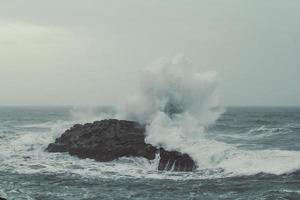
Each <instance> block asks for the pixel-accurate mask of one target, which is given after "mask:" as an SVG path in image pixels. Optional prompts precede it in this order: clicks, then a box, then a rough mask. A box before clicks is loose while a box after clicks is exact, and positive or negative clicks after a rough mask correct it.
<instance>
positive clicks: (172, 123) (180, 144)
mask: <svg viewBox="0 0 300 200" xmlns="http://www.w3.org/2000/svg"><path fill="white" fill-rule="evenodd" d="M123 112H124V113H125V114H124V115H123V116H124V118H126V119H130V120H137V121H139V122H140V123H143V124H146V139H145V141H146V143H150V144H152V145H154V146H157V147H163V148H165V149H166V150H175V151H179V152H181V153H187V154H189V155H190V156H191V157H192V158H193V159H194V160H195V161H196V163H197V165H198V170H215V171H222V172H223V173H225V174H231V175H252V174H256V173H261V172H263V173H271V174H283V173H290V172H293V171H296V170H298V169H300V152H298V151H282V150H242V149H239V148H237V147H234V146H233V145H230V144H227V143H224V142H219V141H216V140H213V139H209V138H208V137H207V136H208V134H209V133H207V131H206V130H207V129H206V128H207V127H208V126H209V125H211V124H213V123H214V122H215V120H217V119H218V118H219V117H220V115H221V114H222V113H223V112H224V109H222V107H220V105H219V100H218V92H217V74H216V73H215V72H205V73H198V72H196V71H195V70H194V68H193V66H192V64H191V62H190V61H189V60H188V59H186V58H185V57H184V56H177V57H175V58H173V59H170V60H168V59H165V60H161V61H160V62H158V63H155V64H153V65H151V66H148V67H146V68H145V69H143V71H142V72H141V83H140V90H139V91H138V92H137V93H136V94H135V95H134V96H133V97H131V98H130V99H129V102H128V104H127V105H126V106H125V109H124V110H123ZM263 129H265V127H261V128H259V129H257V130H255V131H256V132H260V131H265V130H263ZM270 131H271V133H270V134H274V132H276V131H280V130H279V129H278V130H275V129H274V130H270Z"/></svg>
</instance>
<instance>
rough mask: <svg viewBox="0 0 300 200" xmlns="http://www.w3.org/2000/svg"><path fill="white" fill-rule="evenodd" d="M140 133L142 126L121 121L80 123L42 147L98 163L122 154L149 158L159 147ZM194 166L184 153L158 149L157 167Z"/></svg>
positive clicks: (160, 168)
mask: <svg viewBox="0 0 300 200" xmlns="http://www.w3.org/2000/svg"><path fill="white" fill-rule="evenodd" d="M144 132H145V127H144V126H141V125H140V124H138V123H136V122H132V121H125V120H116V119H108V120H102V121H96V122H94V123H87V124H84V125H80V124H76V125H74V126H73V127H72V128H70V129H68V130H66V131H65V132H64V133H63V134H62V135H61V137H59V138H57V139H56V140H55V142H54V143H51V144H49V146H48V147H47V149H46V150H47V151H49V152H68V153H69V154H70V155H73V156H77V157H79V158H91V159H95V160H96V161H101V162H106V161H111V160H114V159H117V158H120V157H123V156H134V157H144V158H147V159H148V160H153V159H154V158H155V154H156V152H158V151H159V150H158V149H157V148H155V147H153V146H152V145H150V144H146V143H145V142H144V141H145V136H144ZM174 163H175V164H174ZM173 165H174V167H173ZM194 167H195V163H194V161H193V160H192V159H191V158H190V157H189V156H188V155H187V154H180V153H179V152H174V151H172V152H168V151H165V150H164V149H162V148H161V149H160V162H159V167H158V169H159V170H174V171H191V170H193V169H194Z"/></svg>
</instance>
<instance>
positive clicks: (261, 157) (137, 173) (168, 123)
mask: <svg viewBox="0 0 300 200" xmlns="http://www.w3.org/2000/svg"><path fill="white" fill-rule="evenodd" d="M219 84H222V83H219V81H218V74H217V73H216V72H201V71H200V72H199V67H197V66H194V65H193V64H192V62H191V61H190V60H188V59H187V58H185V57H184V56H176V57H175V58H172V59H161V60H159V61H158V62H155V63H154V64H151V65H149V66H147V67H145V68H143V69H142V70H141V75H140V84H139V86H140V89H139V90H138V91H136V92H135V93H134V94H133V95H128V96H130V98H128V100H127V101H126V102H125V103H124V105H121V106H118V105H113V106H112V107H81V108H78V107H77V108H76V107H34V106H33V107H0V163H1V165H0V196H1V197H6V198H9V199H176V198H177V199H238V198H240V199H270V198H273V199H276V198H278V199H280V198H281V199H300V191H299V188H300V181H299V180H300V145H299V142H300V108H297V107H287V108H280V107H278V108H272V107H227V108H223V107H222V106H221V104H220V102H219V95H218V85H219ZM107 118H118V119H128V120H135V121H138V122H139V123H141V124H145V125H146V142H147V143H150V144H152V145H154V146H157V147H163V148H165V149H167V150H176V151H179V152H182V153H187V154H189V155H190V156H191V157H192V158H193V159H194V160H195V162H196V163H197V169H196V170H195V171H194V172H172V171H169V172H161V171H157V165H158V160H159V157H158V155H157V157H156V159H155V160H153V161H148V160H146V159H143V158H120V159H118V160H115V161H112V162H108V163H101V162H95V161H94V160H91V159H78V158H76V157H72V156H70V155H68V154H67V153H48V152H45V151H44V150H45V148H46V147H47V145H48V144H49V143H51V142H53V141H54V140H55V139H56V138H57V137H59V136H60V135H61V134H62V133H63V132H64V131H65V130H66V129H68V128H69V127H71V126H72V125H73V124H76V123H87V122H92V121H96V120H101V119H107Z"/></svg>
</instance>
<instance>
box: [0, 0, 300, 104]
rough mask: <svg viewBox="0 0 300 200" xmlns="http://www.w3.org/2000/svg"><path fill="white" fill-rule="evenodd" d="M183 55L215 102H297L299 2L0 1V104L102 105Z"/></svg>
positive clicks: (299, 96)
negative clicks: (154, 67) (212, 86)
mask: <svg viewBox="0 0 300 200" xmlns="http://www.w3.org/2000/svg"><path fill="white" fill-rule="evenodd" d="M178 53H183V54H185V55H186V56H187V57H189V58H190V60H191V61H192V62H193V64H194V66H196V67H197V69H199V71H211V70H213V71H217V72H218V74H219V78H220V87H219V88H220V92H221V102H222V104H223V105H225V106H226V105H271V106H274V105H300V89H299V88H300V1H299V0H284V1H283V0H264V1H262V0H243V1H241V0H147V1H146V0H145V1H142V0H118V1H115V0H105V1H104V0H85V1H80V0H51V1H41V0H26V1H25V0H24V1H22V0H8V1H4V0H3V1H0V105H111V104H118V103H120V102H121V101H123V100H124V98H125V96H127V95H128V94H129V93H132V92H133V91H134V90H135V89H136V87H137V85H138V84H137V83H138V73H139V72H138V71H139V69H140V68H142V67H144V66H145V65H148V64H149V63H152V62H153V61H155V60H157V59H159V58H161V57H171V56H174V55H176V54H178Z"/></svg>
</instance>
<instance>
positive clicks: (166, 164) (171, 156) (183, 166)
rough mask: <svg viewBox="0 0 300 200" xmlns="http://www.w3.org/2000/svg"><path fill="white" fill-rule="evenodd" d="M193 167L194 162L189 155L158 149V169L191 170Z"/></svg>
mask: <svg viewBox="0 0 300 200" xmlns="http://www.w3.org/2000/svg"><path fill="white" fill-rule="evenodd" d="M193 169H195V163H194V161H193V160H192V158H191V157H190V156H189V155H187V154H181V153H179V152H176V151H165V150H164V149H162V148H161V149H160V160H159V165H158V170H167V171H169V170H173V171H192V170H193Z"/></svg>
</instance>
